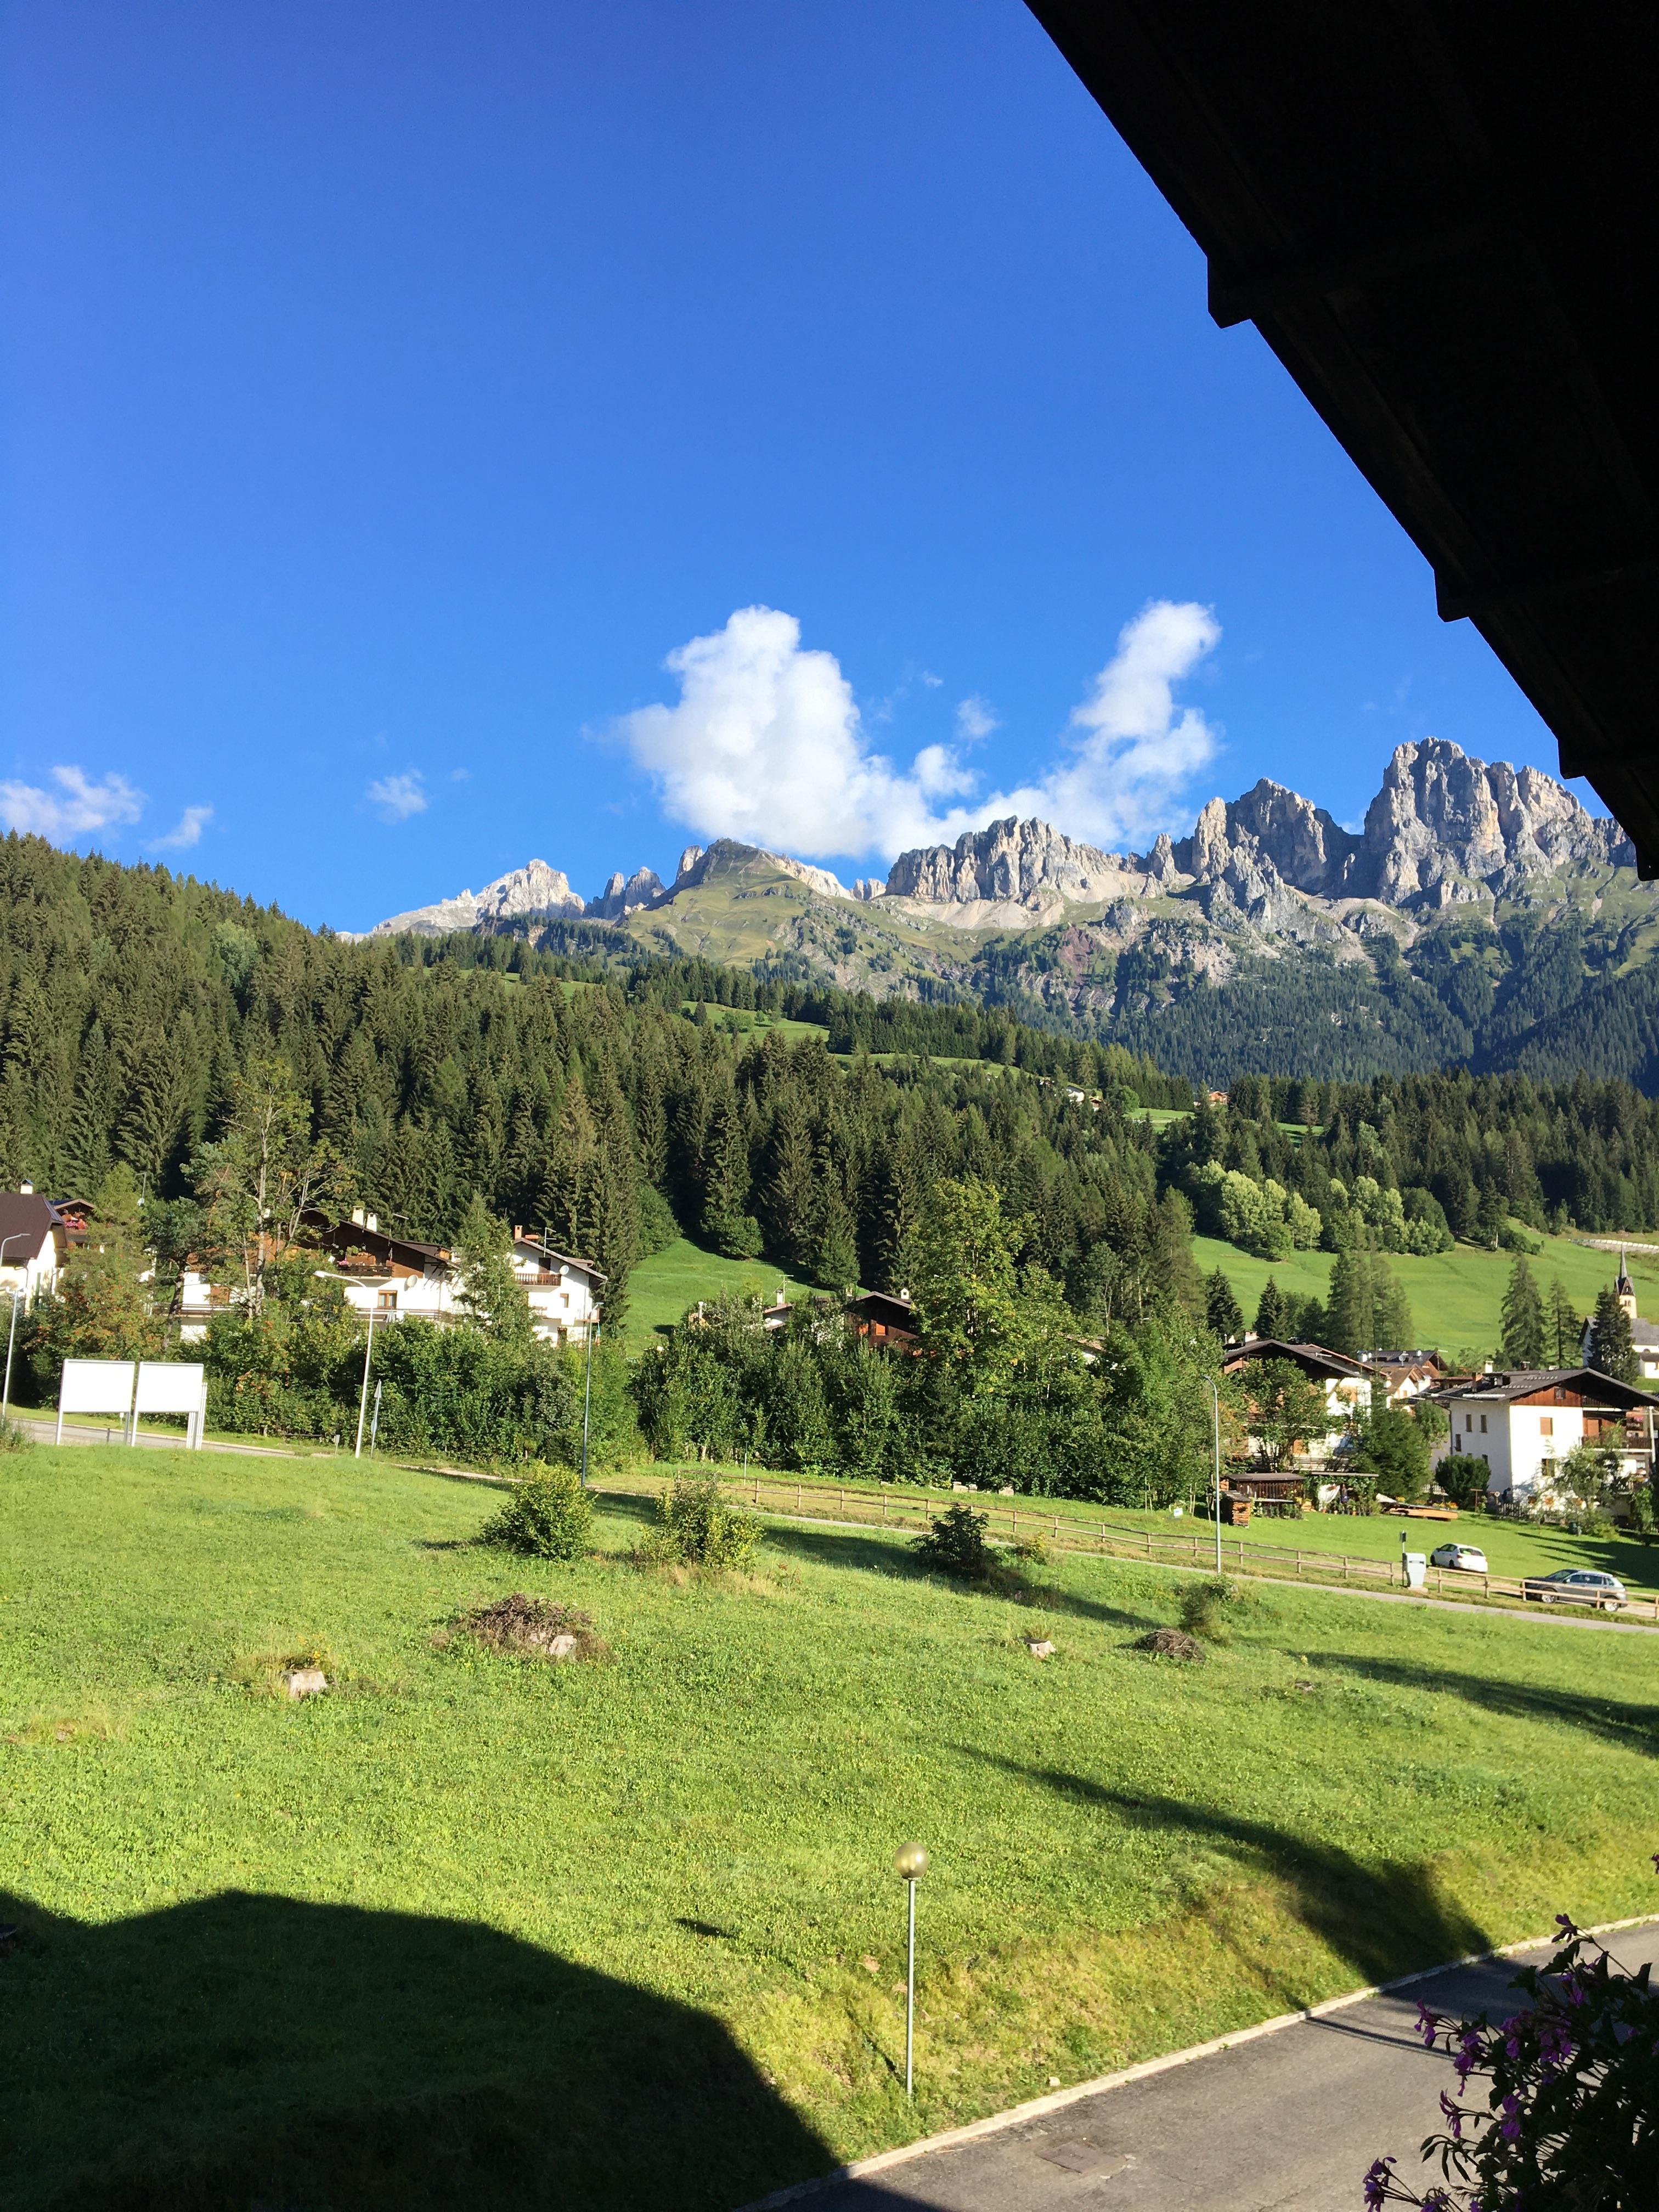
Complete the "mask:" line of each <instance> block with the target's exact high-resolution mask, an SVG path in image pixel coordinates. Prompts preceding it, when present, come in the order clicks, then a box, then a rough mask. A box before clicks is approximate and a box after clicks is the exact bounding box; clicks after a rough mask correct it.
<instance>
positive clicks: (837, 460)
mask: <svg viewBox="0 0 1659 2212" xmlns="http://www.w3.org/2000/svg"><path fill="white" fill-rule="evenodd" d="M0 37H3V46H0V77H3V81H4V90H3V92H0V113H3V144H0V161H3V202H4V207H5V210H6V213H5V216H4V228H3V233H0V257H3V258H0V281H3V284H4V295H5V297H6V299H7V301H8V316H7V322H8V326H9V335H8V337H7V339H6V342H5V344H6V350H5V355H4V361H3V370H0V374H3V378H4V385H3V392H0V421H3V429H0V441H3V443H0V465H3V483H4V499H5V503H6V509H7V513H8V515H9V523H8V526H7V528H6V530H5V532H4V533H3V552H0V811H3V812H4V818H5V819H7V820H8V821H9V822H11V823H15V824H19V825H23V826H27V825H28V824H30V823H36V824H39V825H41V826H44V827H46V829H48V830H49V831H50V832H52V833H54V834H56V836H58V840H59V842H72V843H75V844H76V845H78V846H81V847H82V848H84V847H87V846H88V845H94V844H95V845H97V846H99V847H100V848H102V849H104V850H106V851H109V852H111V853H113V854H116V855H118V857H121V858H126V859H135V858H139V857H143V856H144V855H146V854H149V855H153V856H156V857H165V858H166V859H167V860H169V862H170V863H172V864H174V865H177V866H181V867H187V868H190V869H191V870H193V871H195V872H198V873H201V874H203V875H205V876H210V877H211V878H214V879H216V880H217V881H219V882H222V883H225V884H233V885H234V886H235V887H236V888H238V889H239V890H246V891H248V892H251V893H252V894H253V895H255V896H258V897H261V898H274V899H276V900H278V901H279V902H281V903H282V904H283V906H284V907H285V908H288V910H289V911H290V912H291V913H294V914H296V915H300V916H301V917H302V918H303V919H305V920H307V921H314V922H321V921H331V922H333V923H336V924H337V925H339V926H342V927H363V926H365V925H367V924H368V923H369V922H372V921H374V920H376V919H378V918H379V917H380V915H384V914H386V913H389V912H392V911H393V910H395V909H397V908H402V907H405V906H409V905H411V904H414V903H416V902H420V901H424V900H426V899H428V898H433V897H436V896H440V895H441V894H444V893H446V892H450V891H453V890H459V888H460V887H461V886H462V885H463V884H467V885H470V886H471V887H472V888H474V889H477V887H478V886H479V885H480V884H483V882H484V881H486V880H487V879H488V878H491V877H493V876H495V875H497V874H499V873H501V872H502V871H503V870H505V869H507V868H508V867H511V866H518V865H520V864H521V863H522V862H523V861H525V860H527V859H528V858H530V857H531V855H532V854H537V855H539V856H540V857H542V858H544V859H545V860H549V861H550V862H551V863H552V864H553V865H554V866H558V867H562V868H564V869H565V870H566V871H567V872H568V873H569V875H570V877H571V879H572V881H573V883H574V886H575V888H576V889H577V890H580V891H582V892H584V893H591V892H592V890H595V889H596V888H597V887H598V886H599V884H600V883H601V882H602V881H603V879H604V878H605V875H606V874H607V873H608V872H610V870H611V869H612V868H613V867H617V866H620V867H622V868H623V869H624V870H631V869H632V868H634V867H635V866H639V865H641V863H643V864H647V865H649V866H654V867H656V868H657V869H658V870H659V872H661V873H662V874H664V875H667V874H669V873H670V872H671V870H672V866H673V863H674V860H675V858H676V856H677V854H678V851H679V849H680V848H681V847H682V846H683V845H684V844H685V843H687V842H693V841H696V842H702V841H704V840H705V839H706V838H707V837H708V836H710V835H713V834H717V833H718V832H719V831H720V830H721V829H726V830H729V831H732V832H734V833H736V834H739V835H745V836H757V837H759V838H760V839H761V841H762V842H776V843H779V844H781V845H783V846H785V847H786V848H788V849H794V850H797V851H809V850H810V851H811V854H812V856H813V857H817V858H820V859H822V860H825V861H826V862H828V863H829V864H831V865H834V866H837V867H838V868H839V869H840V871H841V872H842V874H843V875H845V876H848V877H850V876H852V875H854V874H857V873H878V872H884V870H885V866H886V856H887V854H888V853H890V851H891V850H892V849H895V848H896V845H897V844H898V843H901V842H915V836H916V835H918V834H926V833H928V832H930V831H937V832H940V833H949V832H953V831H954V830H955V829H957V827H959V826H960V825H961V823H963V822H964V821H967V820H975V819H981V818H984V817H985V814H986V811H987V807H989V806H993V805H997V804H998V803H999V802H1001V801H1010V802H1012V803H1014V804H1016V805H1018V809H1019V811H1032V809H1033V808H1035V809H1036V811H1048V812H1049V813H1050V815H1051V817H1054V818H1056V819H1059V820H1060V826H1061V827H1063V828H1069V829H1073V830H1076V831H1078V832H1079V833H1080V834H1083V835H1085V836H1096V837H1097V838H1099V839H1101V840H1103V841H1104V842H1131V843H1135V844H1144V843H1145V842H1146V841H1147V840H1148V839H1149V837H1150V836H1151V834H1152V832H1153V831H1154V830H1155V829H1156V828H1158V827H1159V826H1164V824H1165V823H1167V824H1168V825H1169V826H1170V827H1172V828H1175V829H1177V830H1178V829H1184V828H1186V827H1187V826H1189V824H1190V822H1191V819H1192V817H1193V814H1194V811H1196V808H1197V806H1198V805H1200V803H1201V802H1202V801H1203V799H1205V798H1206V797H1207V796H1209V795H1210V793H1212V792H1214V791H1220V792H1222V793H1224V794H1225V795H1227V796H1232V795H1234V794H1235V793H1237V792H1239V791H1242V790H1243V789H1244V788H1246V787H1248V786H1249V784H1251V783H1252V782H1254V781H1255V779H1256V777H1257V776H1259V775H1273V776H1276V777H1277V778H1279V780H1280V781H1284V782H1286V783H1289V784H1291V785H1294V786H1295V787H1297V788H1298V789H1301V790H1303V791H1304V792H1306V793H1308V794H1309V796H1310V797H1312V798H1314V799H1317V800H1318V801H1319V802H1320V803H1322V805H1327V806H1328V807H1329V808H1330V809H1331V811H1333V812H1334V813H1335V814H1336V815H1337V816H1338V817H1340V818H1343V819H1350V820H1351V819H1353V818H1354V817H1357V816H1358V814H1360V813H1361V812H1362V811H1363V810H1364V805H1365V802H1366V800H1367V799H1368V798H1369V797H1370V794H1371V793H1372V792H1373V791H1374V790H1375V789H1376V786H1377V783H1378V781H1379V780H1380V777H1381V775H1382V771H1383V766H1384V764H1385V763H1386V761H1387V759H1388V756H1389V752H1390V751H1391V750H1392V749H1393V747H1394V746H1395V744H1398V743H1399V742H1400V741H1401V739H1403V738H1413V737H1421V736H1425V735H1429V734H1433V735H1437V736H1441V737H1446V738H1455V740H1456V741H1457V742H1458V743H1460V744H1463V745H1464V746H1465V747H1467V748H1468V750H1471V751H1473V752H1476V753H1478V754H1480V755H1481V756H1482V757H1486V758H1488V759H1491V758H1499V757H1501V758H1507V759H1511V760H1515V761H1532V762H1534V763H1537V764H1538V765H1540V766H1541V767H1543V768H1546V769H1550V770H1551V771H1552V772H1553V770H1554V768H1555V764H1556V763H1555V751H1554V746H1553V741H1552V740H1551V738H1549V735H1548V733H1547V731H1546V730H1545V729H1544V728H1543V726H1542V725H1541V723H1540V722H1539V720H1538V719H1537V717H1536V716H1535V715H1534V714H1533V712H1532V710H1531V709H1530V708H1529V707H1528V705H1527V703H1526V702H1525V701H1524V700H1523V699H1522V696H1521V695H1520V694H1519V693H1518V692H1517V691H1516V689H1515V687H1514V685H1513V684H1511V683H1510V679H1509V678H1508V677H1507V676H1506V675H1505V674H1504V671H1502V669H1501V668H1499V666H1498V664H1497V663H1496V662H1495V661H1494V660H1493V659H1492V657H1491V655H1490V654H1489V653H1488V652H1487V650H1486V647H1485V646H1484V645H1483V644H1482V643H1481V641H1480V639H1479V637H1477V636H1476V635H1474V632H1473V631H1472V630H1471V629H1469V627H1468V624H1457V625H1452V626H1444V625H1443V624H1441V623H1439V622H1438V621H1437V618H1436V617H1435V613H1434V606H1433V592H1432V588H1431V580H1430V576H1429V574H1428V571H1427V568H1426V567H1425V564H1424V563H1423V562H1422V561H1421V560H1420V558H1419V556H1418V555H1417V554H1416V553H1415V551H1414V550H1413V549H1412V547H1411V546H1410V545H1409V544H1408V543H1407V540H1406V539H1405V538H1404V537H1403V536H1402V535H1401V532H1399V530H1398V529H1397V527H1396V526H1395V524H1394V523H1393V521H1392V520H1390V519H1389V516H1388V515H1387V514H1386V513H1385V512H1384V511H1383V508H1382V507H1381V506H1380V505H1379V503H1378V502H1377V501H1376V499H1375V498H1374V496H1373V495H1372V494H1371V493H1370V491H1369V489H1367V488H1366V487H1365V485H1364V483H1362V482H1361V480H1360V479H1359V477H1358V476H1357V475H1356V474H1355V472H1354V471H1353V470H1352V467H1351V465H1350V464H1349V463H1348V462H1347V460H1346V458H1345V457H1344V456H1343V455H1342V453H1340V450H1339V449H1338V447H1336V446H1335V444H1334V442H1333V441H1332V440H1331V439H1330V437H1329V435H1328V433H1327V432H1326V431H1325V430H1324V429H1323V428H1322V426H1321V425H1320V423H1319V422H1317V421H1316V418H1315V416H1314V415H1313V414H1312V412H1311V410H1310V409H1309V408H1308V407H1307V406H1306V404H1305V403H1304V401H1303V400H1302V399H1301V398H1300V396H1299V395H1298V394H1297V392H1296V391H1295V389H1294V388H1293V386H1291V383H1290V382H1289V380H1288V379H1287V378H1286V377H1285V374H1284V373H1283V371H1282V370H1280V369H1279V367H1278V365H1277V363H1276V362H1273V359H1272V358H1271V356H1269V355H1268V354H1267V350H1266V349H1265V347H1263V345H1262V344H1261V341H1260V340H1259V339H1258V338H1257V337H1256V336H1255V332H1254V331H1252V330H1250V329H1249V327H1248V326H1245V327H1243V328H1241V329H1237V330H1233V331H1225V332H1223V331H1217V330H1216V329H1215V328H1214V327H1213V326H1212V324H1211V323H1210V321H1209V319H1208V317H1207V315H1206V313H1205V307H1204V297H1205V286H1204V271H1203V266H1202V263H1201V260H1200V256H1199V254H1198V252H1197V250H1196V248H1195V247H1194V246H1193V244H1192V242H1191V241H1190V240H1189V239H1188V237H1187V235H1186V234H1185V232H1184V231H1182V228H1180V226H1179V225H1178V223H1177V222H1176V220H1175V218H1174V216H1172V215H1171V214H1170V211H1169V210H1168V209H1167V208H1166V207H1165V205H1164V202H1163V201H1162V199H1161V198H1160V197H1158V194H1157V193H1156V191H1154V190H1153V188H1152V185H1150V183H1149V182H1148V181H1147V180H1146V178H1145V176H1144V175H1143V174H1142V173H1141V171H1140V170H1139V167H1137V165H1136V164H1135V163H1134V161H1133V160H1132V159H1131V157H1130V156H1129V155H1128V154H1127V151H1126V150H1125V149H1124V148H1123V147H1122V145H1121V143H1120V142H1119V141H1118V139H1117V138H1116V137H1115V134H1114V133H1113V131H1112V130H1111V128H1110V126H1109V125H1108V124H1107V123H1106V121H1105V119H1104V118H1103V116H1102V115H1101V114H1100V112H1099V111H1098V110H1097V108H1096V107H1095V106H1094V105H1093V103H1092V102H1091V100H1089V98H1088V97H1087V95H1086V94H1085V93H1084V91H1083V90H1082V88H1081V87H1080V86H1079V84H1078V83H1077V82H1076V81H1075V80H1074V78H1073V76H1072V75H1071V73H1070V72H1069V70H1067V69H1066V66H1065V64H1063V63H1062V62H1061V60H1060V57H1059V55H1058V54H1057V53H1056V52H1054V49H1053V48H1052V46H1050V45H1049V44H1048V40H1047V39H1046V38H1045V37H1044V35H1043V34H1042V31H1041V30H1040V29H1039V27H1037V25H1036V21H1034V20H1033V19H1032V18H1031V17H1030V15H1028V14H1027V13H1026V11H1025V10H1024V8H1023V7H1021V6H1018V5H1016V4H1015V3H1014V0H939V4H921V0H792V4H790V5H788V6H787V7H779V6H777V5H776V4H775V0H772V4H767V5H759V4H756V5H746V4H736V0H700V4H698V5H697V6H696V7H690V6H687V5H685V4H684V0H669V4H661V5H657V4H644V3H643V0H617V4H614V5H611V6H609V7H605V8H603V9H595V8H592V7H591V6H586V5H584V6H576V5H564V4H560V0H533V4H517V0H512V4H508V3H507V0H468V4H467V5H465V6H462V5H459V4H456V0H450V4H447V5H444V6H437V5H433V4H430V0H397V4H395V5H393V4H381V0H326V4H321V0H237V4H236V5H235V6H234V7H227V6H225V5H224V4H223V0H206V4H197V0H168V5H167V6H166V7H165V8H159V9H134V8H131V6H127V5H124V4H115V0H99V4H88V0H57V4H55V5H54V6H52V7H51V8H42V7H40V6H38V5H36V4H34V0H9V4H7V5H6V6H4V7H3V8H0ZM750 610H768V611H769V612H765V613H759V612H746V611H750ZM671 657H673V658H674V663H675V665H673V666H668V665H665V664H666V663H667V662H668V661H669V660H670V658H671ZM1577 788H1578V790H1579V794H1580V796H1581V797H1583V798H1585V799H1588V798H1589V793H1588V790H1587V787H1583V786H1580V787H1577ZM1068 817H1069V818H1068ZM1114 833H1115V834H1114ZM836 840H840V841H841V842H839V843H837V842H836ZM169 841H171V842H169Z"/></svg>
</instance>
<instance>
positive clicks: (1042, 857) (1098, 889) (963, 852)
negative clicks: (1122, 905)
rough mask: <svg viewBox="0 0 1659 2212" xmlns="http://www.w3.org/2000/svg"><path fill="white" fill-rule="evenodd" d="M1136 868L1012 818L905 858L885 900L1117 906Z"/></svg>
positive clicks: (894, 873)
mask: <svg viewBox="0 0 1659 2212" xmlns="http://www.w3.org/2000/svg"><path fill="white" fill-rule="evenodd" d="M1130 866H1133V863H1130V862H1126V861H1124V860H1121V859H1120V858H1118V857H1117V856H1116V855H1115V854H1110V853H1102V852H1100V851H1098V850H1097V848H1095V847H1094V846H1092V845H1079V844H1075V843H1073V841H1072V839H1071V838H1069V837H1067V836H1064V835H1062V833H1061V832H1060V830H1058V829H1051V828H1050V827H1049V825H1048V823H1046V822H1035V821H1034V822H1021V821H1019V820H1018V818H1017V817H1015V816H1013V815H1012V814H1011V815H1010V816H1009V817H1008V818H1007V819H1006V821H1004V822H993V823H991V824H990V826H989V827H988V828H987V829H969V830H965V831H964V832H963V835H962V836H960V837H958V838H957V842H956V843H955V844H954V845H926V846H923V847H921V848H920V849H919V850H918V851H915V852H913V853H901V854H900V855H899V857H898V859H897V860H896V861H895V862H894V863H893V866H892V867H891V869H890V871H889V872H888V877H887V884H886V892H885V896H887V897H889V898H910V899H921V900H924V901H926V902H927V903H928V904H929V905H935V906H937V905H942V904H946V903H951V904H964V905H965V904H969V903H976V902H980V901H983V900H991V901H997V902H1002V901H1008V900H1012V901H1016V902H1024V901H1027V900H1030V899H1033V898H1037V897H1039V896H1041V895H1042V893H1043V892H1045V891H1048V892H1050V893H1055V894H1058V896H1060V897H1061V898H1064V899H1078V900H1096V899H1103V898H1112V897H1114V896H1116V895H1117V893H1118V892H1119V891H1120V890H1121V889H1122V886H1123V878H1124V876H1125V873H1126V872H1127V869H1128V868H1129V867H1130Z"/></svg>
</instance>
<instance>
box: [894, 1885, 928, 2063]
mask: <svg viewBox="0 0 1659 2212" xmlns="http://www.w3.org/2000/svg"><path fill="white" fill-rule="evenodd" d="M893 1864H894V1866H895V1868H896V1869H897V1871H898V1872H899V1874H900V1875H902V1877H903V1880H904V1887H905V1892H906V1894H907V1896H908V1899H909V1907H910V1912H909V1918H910V1934H909V1948H908V1954H907V1960H906V1966H905V1974H904V2093H905V2095H906V2096H907V2097H912V2098H914V2097H915V2093H916V2092H915V2054H916V1884H917V1882H918V1881H920V1880H921V1876H922V1875H925V1874H926V1873H927V1851H926V1850H925V1849H924V1848H923V1847H922V1845H921V1844H917V1843H908V1844H900V1845H899V1847H898V1849H897V1850H896V1851H895V1852H894V1854H893Z"/></svg>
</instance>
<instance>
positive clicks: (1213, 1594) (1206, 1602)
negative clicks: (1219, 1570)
mask: <svg viewBox="0 0 1659 2212" xmlns="http://www.w3.org/2000/svg"><path fill="white" fill-rule="evenodd" d="M1253 1603H1254V1598H1253V1596H1252V1595H1251V1594H1250V1593H1249V1591H1247V1590H1242V1589H1240V1588H1239V1586H1238V1584H1237V1583H1232V1582H1228V1581H1227V1580H1225V1577H1216V1576H1213V1575H1212V1576H1210V1577H1208V1578H1207V1579H1206V1580H1205V1581H1203V1582H1200V1583H1188V1585H1187V1587H1186V1589H1183V1590H1182V1593H1181V1625H1182V1627H1183V1628H1184V1629H1185V1630H1186V1632H1187V1633H1188V1635H1189V1636H1200V1637H1202V1638H1203V1639H1204V1641H1205V1642H1206V1644H1225V1643H1227V1642H1228V1641H1229V1639H1230V1638H1231V1633H1232V1627H1231V1622H1230V1621H1229V1620H1228V1618H1227V1616H1228V1615H1229V1614H1230V1613H1231V1614H1233V1615H1235V1616H1237V1614H1238V1613H1242V1612H1243V1611H1244V1610H1245V1608H1246V1607H1249V1605H1251V1604H1253Z"/></svg>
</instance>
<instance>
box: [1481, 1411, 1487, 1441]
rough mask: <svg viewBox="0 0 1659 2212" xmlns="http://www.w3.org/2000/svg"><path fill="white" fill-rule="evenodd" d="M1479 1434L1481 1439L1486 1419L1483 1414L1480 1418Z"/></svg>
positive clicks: (1484, 1432)
mask: <svg viewBox="0 0 1659 2212" xmlns="http://www.w3.org/2000/svg"><path fill="white" fill-rule="evenodd" d="M1480 1433H1481V1435H1482V1436H1483V1437H1484V1436H1485V1435H1486V1415H1485V1414H1484V1413H1482V1415H1481V1416H1480Z"/></svg>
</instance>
